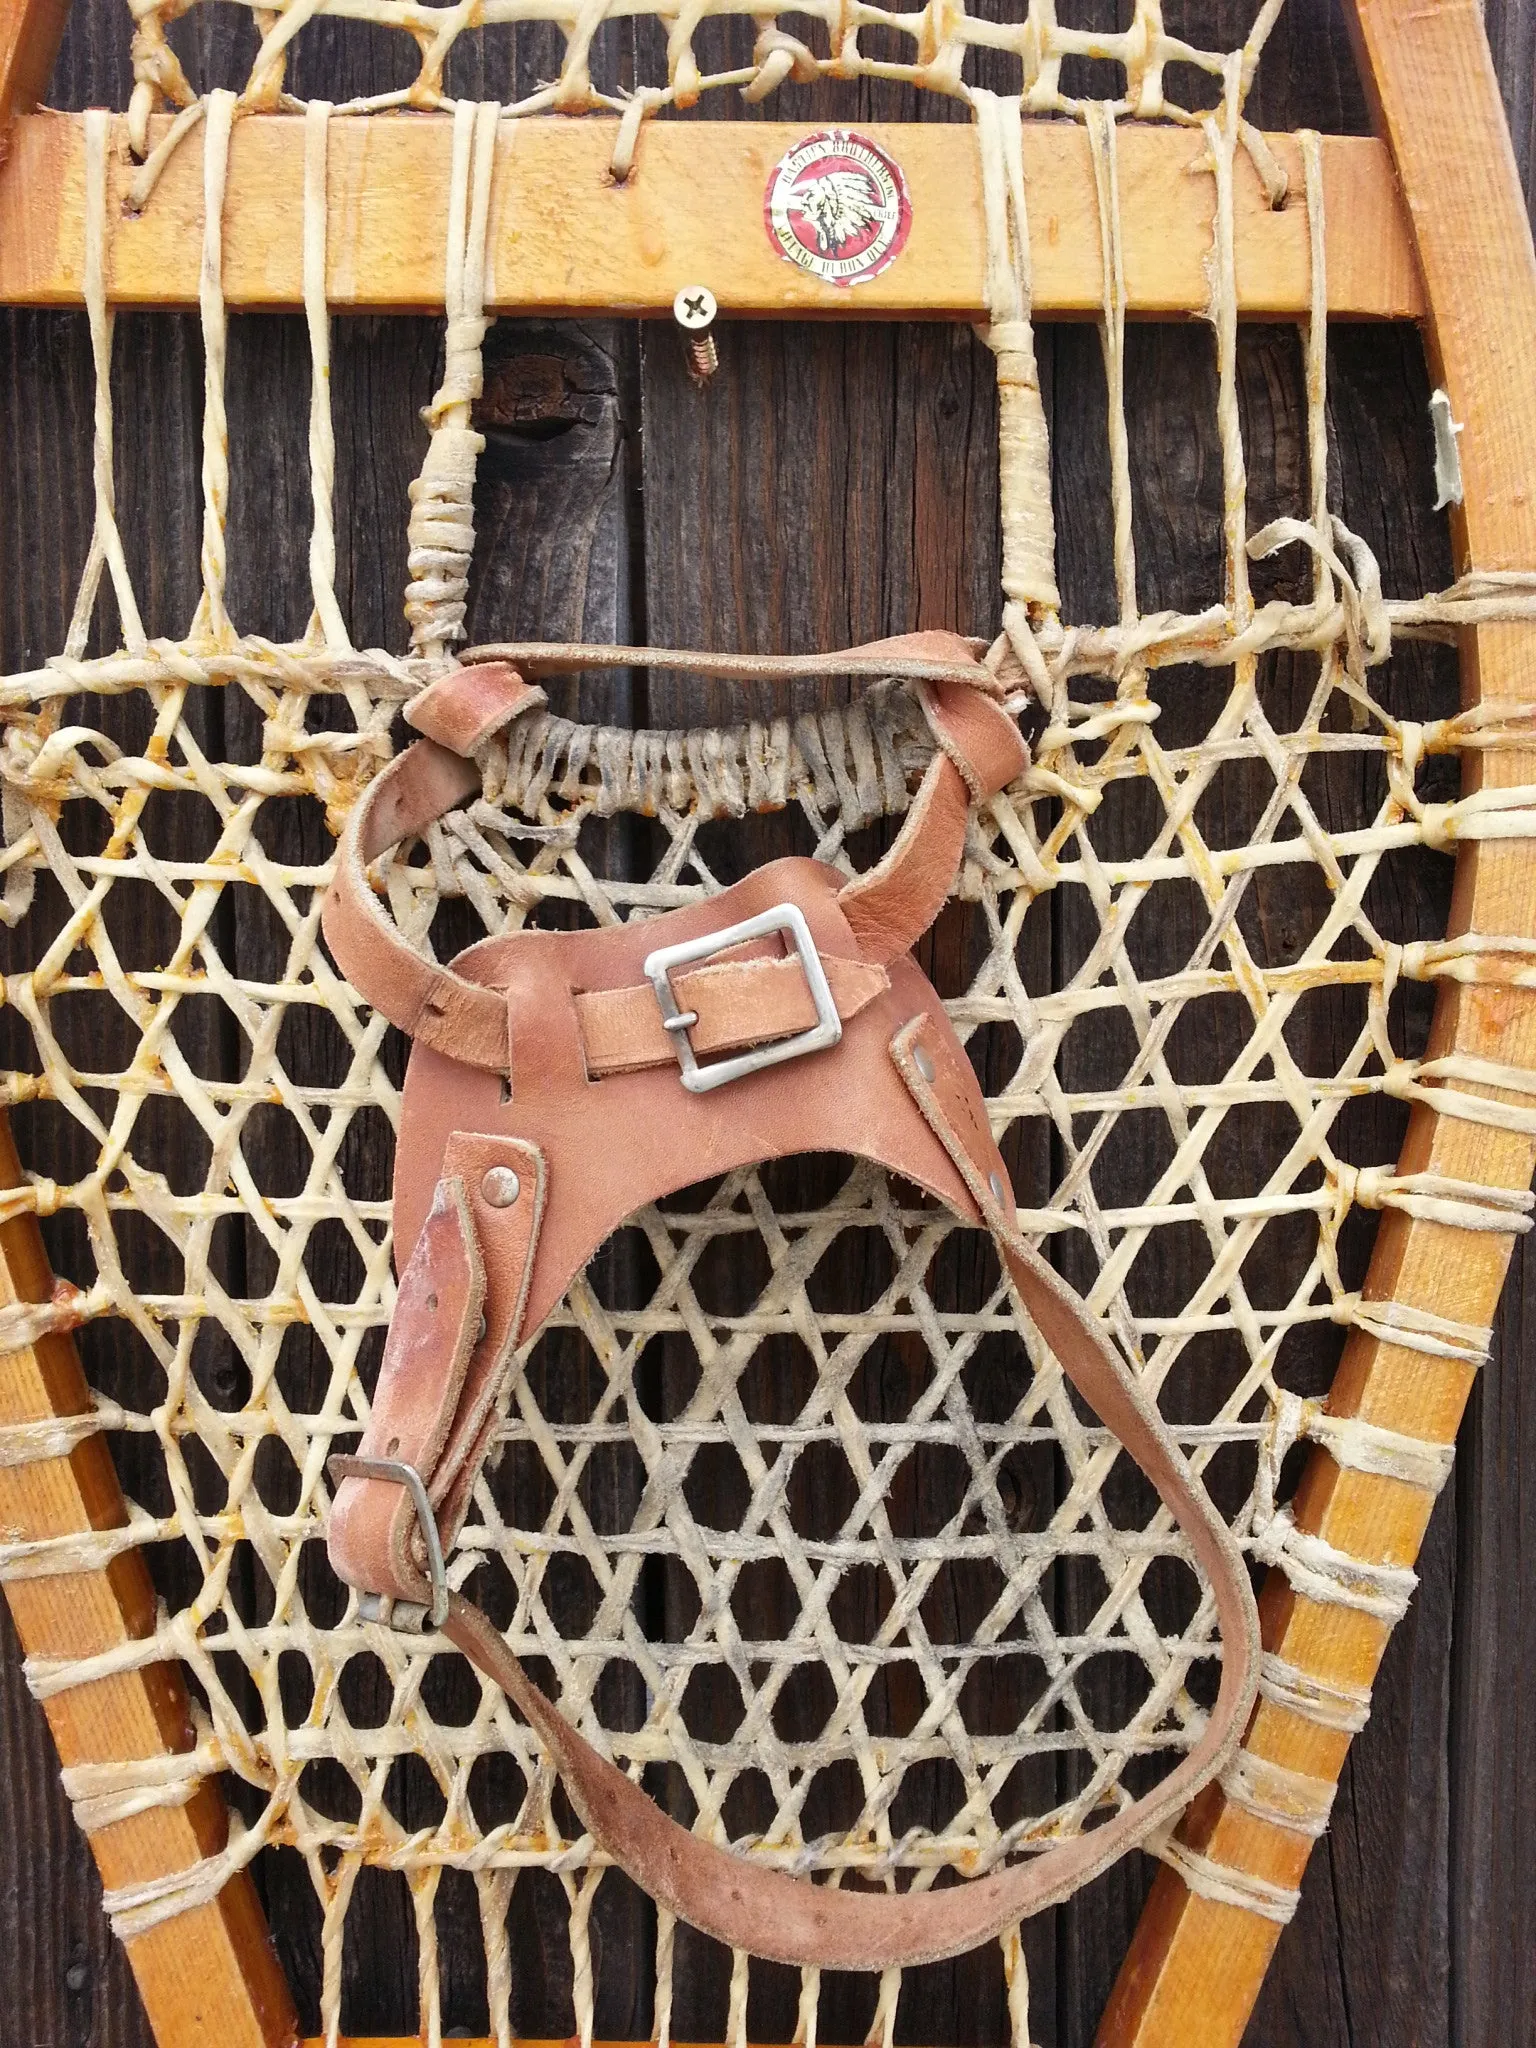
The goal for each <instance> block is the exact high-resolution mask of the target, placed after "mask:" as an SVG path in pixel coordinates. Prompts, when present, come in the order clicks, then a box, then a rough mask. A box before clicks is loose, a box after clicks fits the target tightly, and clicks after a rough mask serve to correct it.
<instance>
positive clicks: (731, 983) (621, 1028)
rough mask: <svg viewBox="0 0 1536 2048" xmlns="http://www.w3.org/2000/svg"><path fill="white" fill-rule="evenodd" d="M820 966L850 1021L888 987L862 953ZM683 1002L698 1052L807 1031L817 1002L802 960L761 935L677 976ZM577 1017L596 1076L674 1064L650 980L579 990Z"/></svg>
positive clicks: (882, 971)
mask: <svg viewBox="0 0 1536 2048" xmlns="http://www.w3.org/2000/svg"><path fill="white" fill-rule="evenodd" d="M821 964H822V966H823V967H824V968H825V970H826V975H827V980H828V982H829V984H830V986H831V989H832V995H833V998H834V1000H835V1002H836V1004H837V1014H838V1015H839V1017H841V1018H842V1020H843V1021H844V1023H847V1022H848V1020H849V1019H850V1018H853V1017H856V1016H857V1015H858V1014H859V1012H860V1010H862V1009H863V1007H864V1005H865V1004H866V1003H868V1002H872V1001H873V1000H874V998H875V997H876V996H877V995H879V994H880V993H881V991H882V990H883V989H885V988H887V987H888V986H889V985H890V983H889V977H888V976H887V974H886V972H885V969H884V968H883V967H876V966H872V965H871V964H870V963H869V962H867V961H864V960H842V959H839V958H837V957H836V956H835V955H833V956H830V957H828V956H823V959H822V963H821ZM672 987H673V990H674V992H675V994H676V996H677V1003H678V1008H679V1009H681V1010H685V1011H687V1010H691V1011H693V1012H694V1014H695V1015H696V1016H697V1018H698V1022H697V1023H696V1024H693V1025H691V1026H690V1027H689V1031H688V1036H689V1038H690V1040H691V1041H692V1043H693V1049H694V1051H695V1052H697V1053H702V1054H710V1053H719V1052H735V1051H737V1050H739V1048H740V1047H742V1046H744V1045H761V1044H764V1043H765V1042H766V1041H768V1040H770V1039H774V1038H790V1037H793V1036H794V1035H795V1034H796V1033H797V1032H801V1031H809V1030H810V1028H811V1026H812V1025H813V1024H814V1023H815V1022H816V1005H815V1002H814V1000H813V999H812V996H811V990H810V984H809V983H808V982H807V981H806V978H805V976H804V974H803V973H802V972H801V969H800V963H799V961H798V960H797V959H795V958H794V957H793V955H791V956H790V957H788V958H785V957H784V955H782V954H777V955H775V956H773V957H771V958H765V957H764V952H763V942H762V941H760V940H759V941H756V942H754V943H753V944H752V945H751V946H742V947H739V948H737V949H736V951H735V952H733V953H732V954H730V955H729V956H728V957H727V959H725V960H724V961H723V962H721V963H720V964H718V965H711V966H707V967H695V968H693V969H692V970H691V971H688V970H685V971H684V972H682V973H680V974H674V975H673V976H672ZM576 1018H577V1024H578V1027H579V1029H580V1032H581V1043H582V1051H583V1054H584V1056H585V1060H586V1067H587V1072H588V1074H589V1075H591V1076H592V1077H594V1078H596V1077H598V1076H600V1075H605V1074H625V1073H630V1072H632V1071H634V1069H636V1068H638V1067H670V1068H672V1070H673V1072H674V1073H675V1072H676V1070H677V1047H676V1046H675V1045H674V1043H673V1042H672V1034H671V1032H669V1031H668V1030H667V1028H666V1026H665V1025H664V1024H663V1023H662V1021H661V1010H660V1008H659V1007H658V1005H657V1002H656V991H655V989H654V988H653V987H652V986H651V984H650V982H648V981H647V982H643V983H641V984H640V985H639V986H638V987H633V988H615V989H586V990H578V992H577V994H576Z"/></svg>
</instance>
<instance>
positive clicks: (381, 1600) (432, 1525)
mask: <svg viewBox="0 0 1536 2048" xmlns="http://www.w3.org/2000/svg"><path fill="white" fill-rule="evenodd" d="M325 1469H326V1471H327V1473H328V1474H329V1475H330V1477H331V1480H332V1481H333V1482H334V1483H336V1484H339V1483H340V1482H341V1481H342V1480H343V1479H392V1480H393V1481H394V1482H395V1484H396V1485H397V1486H403V1487H404V1488H405V1490H406V1492H407V1493H408V1494H409V1495H410V1497H411V1506H412V1507H413V1508H414V1509H415V1510H416V1525H417V1527H418V1528H419V1529H420V1531H421V1540H422V1542H423V1543H424V1544H425V1545H426V1551H427V1578H428V1581H429V1583H430V1585H431V1588H432V1600H431V1604H430V1605H429V1606H428V1607H427V1608H426V1609H425V1610H424V1612H425V1618H426V1619H427V1620H428V1621H429V1622H430V1623H431V1624H432V1626H433V1628H441V1627H442V1625H443V1623H444V1622H445V1621H446V1620H447V1619H448V1567H447V1565H446V1563H445V1562H444V1560H443V1543H442V1538H441V1537H440V1536H439V1535H438V1533H437V1517H436V1515H434V1514H433V1512H432V1503H431V1501H430V1499H429V1498H428V1496H427V1487H426V1482H425V1480H424V1479H423V1478H422V1476H421V1474H420V1473H419V1472H418V1471H417V1470H416V1467H415V1466H414V1465H407V1464H406V1462H405V1460H404V1459H403V1458H358V1457H352V1456H349V1455H348V1454H347V1453H345V1452H342V1451H338V1452H337V1454H336V1455H335V1457H333V1458H331V1459H330V1460H329V1461H328V1463H327V1465H326V1468H325ZM370 1602H377V1603H378V1607H377V1610H376V1611H373V1612H367V1613H364V1612H363V1609H364V1606H365V1605H366V1604H367V1603H370ZM418 1606H419V1603H418V1602H416V1601H410V1600H391V1599H389V1597H388V1595H386V1594H379V1593H365V1594H364V1595H363V1600H362V1602H360V1603H359V1609H358V1611H359V1613H361V1614H362V1615H363V1619H364V1620H365V1621H383V1622H386V1623H388V1624H389V1625H390V1626H391V1627H394V1628H400V1627H404V1626H409V1623H408V1622H407V1619H406V1614H407V1613H409V1611H410V1610H412V1609H415V1608H417V1607H418ZM400 1610H405V1611H406V1612H405V1613H401V1612H400Z"/></svg>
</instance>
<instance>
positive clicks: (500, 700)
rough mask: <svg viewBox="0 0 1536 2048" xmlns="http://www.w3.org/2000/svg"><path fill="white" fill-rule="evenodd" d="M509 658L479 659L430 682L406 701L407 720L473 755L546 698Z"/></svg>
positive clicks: (427, 734)
mask: <svg viewBox="0 0 1536 2048" xmlns="http://www.w3.org/2000/svg"><path fill="white" fill-rule="evenodd" d="M547 701H548V700H547V699H546V697H545V695H544V692H543V691H542V690H541V689H539V688H538V686H537V685H536V684H534V683H528V682H524V680H523V678H522V677H521V676H520V675H519V674H518V672H517V670H516V669H515V668H513V667H512V666H511V664H510V663H509V662H505V661H480V662H475V663H473V664H472V665H470V666H467V667H462V668H456V669H453V670H452V671H451V672H450V673H449V674H448V675H444V676H439V677H438V678H437V680H436V681H435V682H431V683H428V685H427V687H426V688H425V689H424V690H423V691H422V693H421V695H420V696H419V697H413V698H412V699H411V701H410V703H409V704H407V705H406V707H405V722H406V724H407V725H410V726H414V727H415V729H416V730H417V732H419V733H421V734H422V735H423V736H424V737H425V738H427V739H429V740H435V741H436V742H437V744H438V745H439V746H440V747H446V748H447V749H448V751H449V752H450V753H453V754H461V755H466V756H467V755H470V754H473V753H475V752H477V751H478V749H479V748H481V747H483V746H484V745H485V743H486V741H487V740H489V739H493V738H494V737H495V735H496V734H497V733H499V732H500V731H501V729H502V728H503V726H507V725H510V724H511V723H512V721H513V719H514V718H518V717H521V715H522V714H523V712H525V711H531V710H532V709H533V708H534V707H535V705H539V704H543V703H546V702H547Z"/></svg>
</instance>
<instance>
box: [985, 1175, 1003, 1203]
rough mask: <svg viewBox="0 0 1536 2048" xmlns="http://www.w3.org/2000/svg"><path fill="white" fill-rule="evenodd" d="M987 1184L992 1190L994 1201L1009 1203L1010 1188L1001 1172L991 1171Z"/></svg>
mask: <svg viewBox="0 0 1536 2048" xmlns="http://www.w3.org/2000/svg"><path fill="white" fill-rule="evenodd" d="M987 1186H988V1187H989V1188H990V1189H991V1190H992V1199H993V1201H995V1202H1002V1203H1004V1204H1006V1203H1007V1200H1008V1189H1007V1186H1006V1184H1005V1183H1004V1180H1003V1176H1002V1175H1001V1174H1000V1173H989V1174H988V1175H987Z"/></svg>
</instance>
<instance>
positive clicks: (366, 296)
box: [0, 113, 1424, 320]
mask: <svg viewBox="0 0 1536 2048" xmlns="http://www.w3.org/2000/svg"><path fill="white" fill-rule="evenodd" d="M303 126H304V124H303V122H302V120H301V119H298V118H296V117H292V116H283V115H262V116H254V117H252V118H249V119H245V120H241V121H239V122H237V123H236V126H235V130H234V135H233V139H232V142H231V153H230V176H229V186H228V194H227V198H226V202H225V207H224V287H225V295H226V297H227V299H228V301H229V303H230V304H232V305H235V306H243V307H251V308H258V307H281V306H294V305H297V304H299V303H300V302H301V298H302V287H303V275H302V267H303V236H302V232H301V222H302V209H303V196H304V133H303ZM164 127H165V124H164V123H163V122H162V123H161V124H160V126H159V128H158V130H157V131H156V132H157V133H163V132H164ZM616 127H617V123H616V122H613V121H611V120H607V119H591V118H587V119H576V118H562V117H559V116H542V117H540V118H538V119H530V120H526V121H521V122H511V121H509V122H506V123H504V124H503V127H502V130H501V137H500V142H499V149H498V161H497V169H496V178H495V184H494V187H493V194H492V207H493V212H494V226H493V230H492V236H491V266H490V268H491V275H490V280H489V290H488V292H487V305H488V307H489V308H490V309H491V310H493V311H499V312H514V311H518V312H526V313H537V314H544V315H553V314H561V313H592V312H599V311H613V312H621V313H629V314H639V315H647V314H661V313H669V312H670V310H671V306H672V300H673V297H674V295H675V293H676V292H677V291H678V289H679V288H680V287H681V286H683V285H685V284H706V285H708V286H709V287H710V289H711V290H712V291H713V292H714V294H715V297H716V299H717V300H718V301H719V303H720V306H721V308H722V310H723V311H726V312H729V313H737V314H751V315H753V316H756V317H764V318H774V317H778V318H790V319H804V318H807V317H816V316H843V317H848V316H854V317H858V316H861V315H862V316H865V317H870V316H874V317H883V318H887V319H889V318H891V317H892V316H895V315H902V314H906V315H919V316H924V315H926V316H928V317H931V318H936V319H946V318H949V319H962V320H979V319H981V318H982V317H983V313H984V308H983V303H982V277H983V269H984V262H985V235H984V228H983V221H982V204H981V177H980V170H979V164H978V157H977V150H976V143H975V138H974V134H973V132H972V130H971V128H970V127H969V126H968V125H957V124H947V123H946V124H932V123H927V124H923V125H918V124H915V123H912V124H905V125H899V126H898V125H895V124H878V123H875V124H870V126H869V127H868V128H867V129H865V130H864V131H862V132H865V133H867V134H869V135H870V136H871V137H872V138H873V139H874V140H876V141H878V142H879V143H880V144H881V145H882V146H883V147H884V148H885V149H887V150H888V151H889V152H890V154H891V155H893V156H894V158H895V159H896V161H897V162H898V163H899V164H900V165H901V168H902V171H903V173H904V174H905V177H906V181H907V186H908V190H909V192H910V195H911V200H912V228H911V234H910V236H909V239H908V241H907V245H906V247H905V249H904V250H903V251H902V253H901V255H900V256H899V257H898V258H897V259H896V261H895V262H893V263H892V264H891V265H890V267H889V268H888V269H886V270H885V271H883V272H882V273H881V274H880V275H878V276H876V277H874V278H872V279H869V280H867V281H866V282H864V283H862V284H860V285H858V286H856V287H854V288H853V289H851V290H842V289H839V288H838V287H836V286H834V285H830V284H826V283H823V282H822V281H821V280H820V279H818V278H815V277H813V276H810V275H808V274H807V273H806V272H804V271H801V270H799V269H797V268H796V266H794V265H793V264H791V263H789V262H787V261H786V260H785V258H784V257H783V256H782V255H780V254H779V253H778V252H777V251H776V250H775V249H774V247H773V246H772V244H771V243H770V241H769V238H768V234H767V232H766V230H765V228H764V225H763V198H764V191H765V188H766V185H767V182H768V178H769V174H770V172H771V171H772V169H773V167H774V165H775V164H776V163H777V162H778V160H779V159H780V157H782V156H783V155H784V153H785V152H786V150H788V149H789V148H791V147H792V146H793V144H794V143H796V142H797V141H799V140H801V139H803V137H804V136H805V135H806V134H807V133H808V132H811V131H810V130H808V129H807V128H805V127H796V126H792V125H789V124H787V123H781V122H756V121H754V122H744V121H719V122H694V121H690V122H687V123H684V122H679V121H668V120H665V119H661V120H656V121H653V122H652V123H651V124H650V126H649V127H648V128H647V129H646V131H645V133H644V135H643V137H642V139H641V143H640V148H639V153H638V157H637V160H636V164H635V168H634V170H633V172H632V173H631V175H630V177H629V179H628V180H627V182H626V183H624V184H622V185H619V184H616V183H614V181H613V179H612V177H611V175H610V173H609V163H610V159H611V157H612V154H613V145H614V137H615V130H616ZM1272 147H1273V149H1274V152H1275V155H1276V156H1277V157H1278V159H1279V160H1280V162H1281V163H1282V164H1283V165H1284V166H1285V167H1286V169H1287V170H1288V171H1289V172H1290V174H1291V195H1290V197H1289V199H1288V201H1287V203H1286V204H1285V205H1284V206H1282V207H1280V208H1278V209H1272V208H1271V207H1270V206H1269V204H1268V202H1267V199H1266V197H1265V194H1264V191H1263V188H1262V186H1261V185H1260V183H1259V179H1258V176H1257V174H1256V173H1255V171H1254V170H1253V167H1252V165H1251V164H1250V163H1248V161H1247V160H1246V158H1242V159H1240V160H1239V165H1238V182H1237V195H1236V197H1237V217H1236V257H1237V290H1238V302H1239V308H1240V310H1241V312H1242V313H1244V314H1245V315H1247V316H1249V317H1253V318H1265V317H1269V318H1295V317H1297V316H1299V315H1301V314H1304V313H1305V312H1306V310H1307V306H1308V302H1309V294H1310V277H1309V258H1308V230H1307V218H1306V207H1305V204H1304V201H1303V199H1302V197H1301V166H1300V157H1299V152H1298V151H1297V148H1296V145H1295V144H1294V142H1292V141H1291V140H1290V139H1289V138H1287V137H1275V138H1272ZM450 149H451V121H450V119H449V118H448V117H447V116H443V115H420V114H396V115H389V114H384V115H375V116H372V117H370V118H368V119H366V120H363V119H346V118H342V119H336V120H333V121H332V123H331V127H330V139H329V159H328V173H327V202H328V266H327V295H328V297H329V299H330V302H331V304H332V305H333V306H336V307H338V308H346V307H353V308H356V309H358V310H360V311H361V310H367V311H379V312H385V311H405V310H409V309H413V308H414V309H426V308H431V307H435V306H441V304H442V303H443V249H444V246H445V235H444V227H445V222H446V219H447V205H448V173H449V158H450ZM1204 151H1205V144H1204V140H1203V138H1202V136H1201V135H1200V133H1199V131H1198V130H1194V129H1188V128H1174V127H1152V126H1140V125H1135V124H1131V123H1127V124H1126V125H1125V126H1124V127H1123V128H1122V130H1121V132H1120V137H1119V176H1120V193H1121V202H1122V216H1123V221H1124V236H1125V243H1124V266H1125V283H1126V291H1127V295H1128V310H1129V311H1130V312H1131V313H1132V314H1139V315H1141V316H1144V317H1149V318H1157V319H1169V318H1177V317H1179V316H1181V315H1184V316H1188V315H1198V314H1201V313H1203V312H1204V311H1205V310H1206V306H1207V303H1208V300H1209V293H1210V287H1209V283H1208V279H1207V275H1206V260H1207V257H1208V254H1209V251H1210V247H1211V214H1212V208H1213V206H1214V203H1215V192H1214V181H1213V180H1212V179H1210V178H1208V177H1202V176H1200V175H1198V173H1199V171H1200V168H1201V165H1202V163H1203V160H1204ZM1024 156H1025V165H1026V171H1027V175H1028V180H1029V206H1030V239H1031V243H1032V252H1033V259H1034V287H1035V307H1036V310H1037V312H1039V313H1041V314H1044V315H1050V316H1055V317H1066V318H1071V317H1084V316H1089V315H1092V314H1095V313H1097V312H1098V311H1099V310H1100V307H1101V303H1102V283H1101V259H1100V243H1099V220H1098V203H1097V199H1096V196H1095V190H1094V177H1093V166H1092V162H1091V159H1090V156H1089V146H1088V139H1087V137H1086V135H1085V134H1084V132H1083V130H1082V129H1081V128H1080V127H1078V126H1077V125H1076V124H1075V123H1070V122H1036V123H1031V124H1028V125H1027V126H1026V129H1025V135H1024ZM136 170H137V166H136V165H135V164H134V163H133V161H132V160H131V158H130V157H129V155H128V150H127V144H126V137H125V129H124V126H123V124H121V123H119V124H118V126H117V129H116V131H115V134H114V141H113V148H112V170H111V176H112V195H111V199H110V202H109V206H108V216H107V217H108V230H109V251H108V262H107V277H108V294H109V297H110V298H111V299H112V300H113V301H114V302H115V303H116V304H119V305H133V306H192V305H195V304H196V303H197V287H198V266H199V260H200V254H201V242H202V233H201V223H202V207H203V172H202V148H201V142H200V137H199V135H198V133H197V132H196V131H194V132H193V133H192V134H190V135H188V136H187V137H186V138H185V139H184V141H183V143H182V144H181V145H180V146H179V147H178V148H177V150H176V151H175V152H174V153H173V154H172V156H171V158H170V160H169V162H168V163H167V165H166V168H165V171H164V174H163V175H162V177H161V179H160V181H159V184H158V185H157V187H156V189H155V191H154V194H153V197H152V199H151V201H150V203H149V205H148V206H147V207H145V209H144V210H143V211H142V212H141V213H138V214H136V215H135V214H133V213H131V212H126V211H125V207H126V205H127V199H128V192H129V187H130V184H131V182H132V179H133V176H134V174H135V172H136ZM1323 177H1324V211H1325V221H1326V227H1327V266H1328V310H1329V313H1330V314H1331V315H1332V316H1333V317H1335V318H1344V319H1376V320H1417V319H1418V318H1420V317H1421V315H1422V313H1423V310H1424V308H1423V293H1422V288H1421V286H1420V283H1419V273H1418V268H1417V264H1416V261H1415V257H1414V253H1413V245H1412V240H1411V237H1410V234H1409V229H1408V223H1407V220H1406V216H1405V212H1404V209H1403V206H1402V202H1401V199H1400V197H1399V195H1398V191H1397V186H1396V183H1395V180H1394V178H1393V173H1392V167H1391V161H1390V158H1389V156H1388V154H1387V151H1386V149H1385V147H1384V146H1383V145H1382V144H1381V143H1380V142H1377V141H1375V140H1373V139H1371V138H1368V137H1363V136H1330V137H1325V138H1324V141H1323ZM701 192H702V193H707V194H708V195H709V203H708V204H707V205H705V206H701V205H700V204H699V203H698V196H699V194H700V193H701ZM84 244H85V136H84V127H83V122H82V118H81V116H79V115H76V114H54V113H40V114H31V115H26V116H23V117H22V118H21V119H19V120H18V121H17V122H16V124H15V129H14V132H13V134H12V138H11V149H10V153H9V158H8V161H7V162H6V163H5V166H4V168H3V170H0V303H11V304H16V305H65V306H67V305H78V304H79V303H80V299H81V294H82V280H83V271H84Z"/></svg>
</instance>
